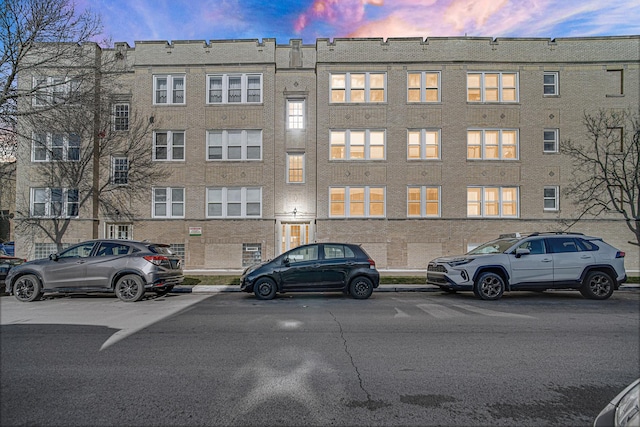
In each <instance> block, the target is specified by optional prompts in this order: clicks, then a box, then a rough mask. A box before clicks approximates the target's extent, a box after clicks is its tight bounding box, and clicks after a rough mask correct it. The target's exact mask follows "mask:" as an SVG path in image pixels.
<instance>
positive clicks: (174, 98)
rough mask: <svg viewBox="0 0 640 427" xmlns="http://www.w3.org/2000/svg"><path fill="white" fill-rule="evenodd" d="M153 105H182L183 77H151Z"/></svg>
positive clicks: (183, 92)
mask: <svg viewBox="0 0 640 427" xmlns="http://www.w3.org/2000/svg"><path fill="white" fill-rule="evenodd" d="M153 91H154V97H153V103H154V104H168V105H169V104H184V103H185V76H184V75H170V74H165V75H157V76H153Z"/></svg>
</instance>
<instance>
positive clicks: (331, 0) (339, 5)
mask: <svg viewBox="0 0 640 427" xmlns="http://www.w3.org/2000/svg"><path fill="white" fill-rule="evenodd" d="M383 3H384V0H315V1H314V2H313V4H312V5H311V7H310V8H309V9H308V10H307V11H306V12H305V13H303V14H302V15H300V16H299V17H298V19H297V20H296V23H295V27H294V29H295V30H296V31H298V32H300V31H302V30H304V29H305V27H306V26H307V25H308V23H309V22H312V21H313V20H324V21H327V22H329V23H333V24H341V23H359V22H361V21H362V20H363V18H364V7H365V5H366V4H372V5H377V6H379V5H382V4H383Z"/></svg>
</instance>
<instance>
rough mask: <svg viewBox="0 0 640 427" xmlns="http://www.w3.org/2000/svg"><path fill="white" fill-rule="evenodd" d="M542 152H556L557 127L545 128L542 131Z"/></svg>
mask: <svg viewBox="0 0 640 427" xmlns="http://www.w3.org/2000/svg"><path fill="white" fill-rule="evenodd" d="M543 152H545V153H557V152H558V129H545V130H544V132H543Z"/></svg>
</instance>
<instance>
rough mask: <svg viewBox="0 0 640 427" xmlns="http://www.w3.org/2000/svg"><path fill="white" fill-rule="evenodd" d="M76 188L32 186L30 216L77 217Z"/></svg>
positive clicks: (77, 200) (77, 201)
mask: <svg viewBox="0 0 640 427" xmlns="http://www.w3.org/2000/svg"><path fill="white" fill-rule="evenodd" d="M78 208H79V199H78V190H77V189H71V188H32V189H31V216H33V217H41V218H77V217H78Z"/></svg>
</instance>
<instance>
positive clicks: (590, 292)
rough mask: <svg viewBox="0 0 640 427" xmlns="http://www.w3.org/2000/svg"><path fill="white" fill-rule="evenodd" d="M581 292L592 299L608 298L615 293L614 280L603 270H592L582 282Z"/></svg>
mask: <svg viewBox="0 0 640 427" xmlns="http://www.w3.org/2000/svg"><path fill="white" fill-rule="evenodd" d="M580 293H581V294H582V295H584V296H585V297H587V298H591V299H607V298H609V297H610V296H611V295H612V294H613V280H612V279H611V276H609V275H608V274H607V273H605V272H603V271H591V272H590V273H589V274H587V277H585V279H584V282H582V287H581V288H580Z"/></svg>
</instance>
